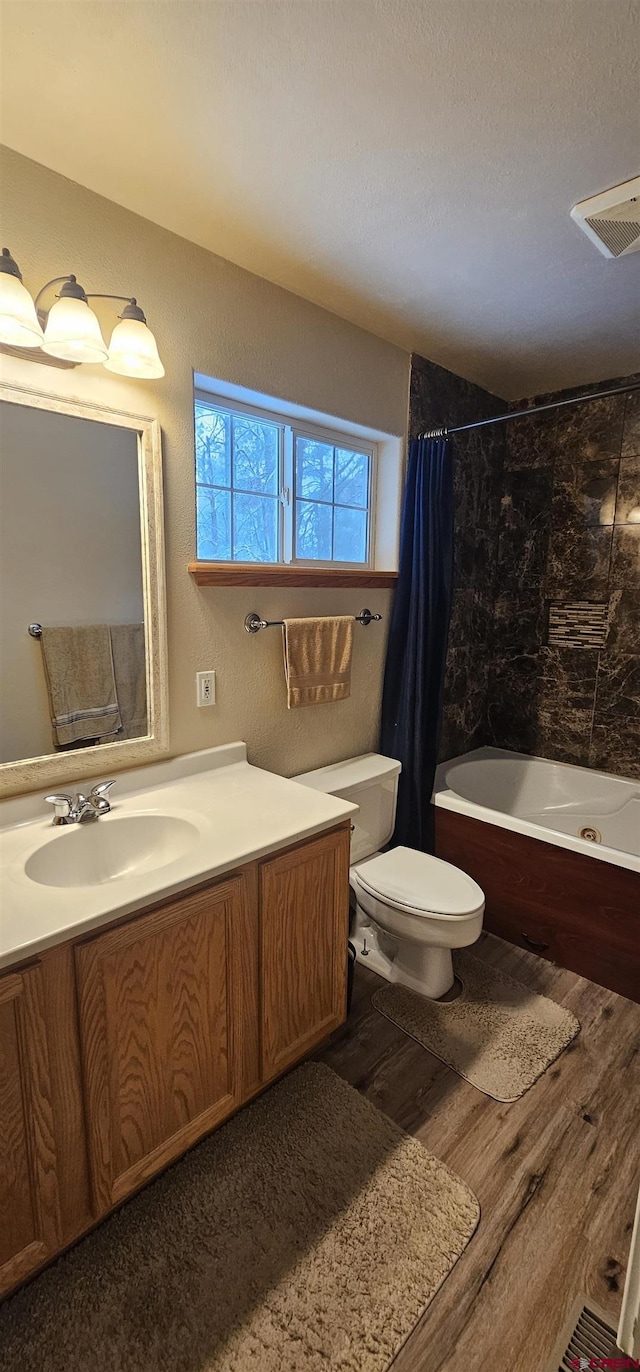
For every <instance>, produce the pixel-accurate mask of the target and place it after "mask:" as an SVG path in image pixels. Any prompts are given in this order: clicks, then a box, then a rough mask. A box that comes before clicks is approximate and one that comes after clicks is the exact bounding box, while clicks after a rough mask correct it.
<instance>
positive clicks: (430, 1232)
mask: <svg viewBox="0 0 640 1372" xmlns="http://www.w3.org/2000/svg"><path fill="white" fill-rule="evenodd" d="M479 1213H480V1212H479V1206H478V1202H477V1200H476V1198H475V1196H474V1195H473V1193H472V1192H471V1191H470V1190H469V1187H468V1186H466V1185H465V1183H464V1182H463V1181H461V1180H460V1179H459V1177H456V1176H454V1175H453V1173H452V1172H450V1171H449V1169H448V1168H447V1167H445V1166H444V1164H443V1163H441V1162H438V1160H437V1159H436V1158H434V1157H432V1156H431V1154H430V1153H428V1152H427V1151H426V1150H425V1149H424V1148H423V1147H422V1145H421V1144H420V1143H418V1142H417V1140H416V1139H413V1138H410V1137H409V1136H408V1135H407V1134H405V1133H403V1132H402V1130H400V1129H398V1128H397V1126H396V1125H395V1124H393V1123H392V1121H391V1120H389V1119H388V1118H387V1117H386V1115H382V1114H381V1113H380V1111H379V1110H377V1109H376V1108H375V1107H374V1106H373V1105H370V1104H369V1102H368V1101H367V1100H365V1099H364V1098H363V1097H362V1096H360V1095H359V1094H358V1092H357V1091H355V1090H354V1089H353V1088H352V1087H351V1086H349V1085H348V1084H347V1083H346V1082H344V1081H343V1080H342V1079H341V1078H340V1077H338V1076H336V1074H335V1073H334V1072H332V1071H331V1070H330V1069H329V1068H328V1067H324V1066H323V1065H322V1064H320V1063H308V1064H306V1065H305V1066H303V1067H300V1068H298V1069H297V1070H296V1071H295V1072H293V1073H292V1074H291V1075H290V1076H288V1077H286V1078H285V1079H284V1080H283V1081H282V1082H280V1083H279V1084H278V1085H277V1086H274V1087H273V1088H272V1089H271V1090H270V1091H268V1092H267V1093H266V1094H265V1095H264V1096H262V1097H261V1098H260V1099H259V1100H257V1101H255V1102H254V1103H253V1104H252V1105H250V1106H249V1107H248V1108H247V1109H246V1110H243V1111H242V1112H241V1113H240V1114H239V1115H237V1116H236V1117H235V1118H234V1119H233V1120H231V1121H230V1122H229V1123H228V1124H227V1125H225V1126H224V1127H223V1128H222V1129H220V1130H219V1131H218V1132H217V1133H215V1134H213V1135H212V1136H211V1137H210V1138H209V1139H207V1140H206V1141H205V1142H204V1143H202V1144H200V1145H199V1146H198V1147H197V1148H196V1149H194V1150H193V1151H192V1152H191V1153H190V1154H189V1155H188V1156H187V1157H186V1158H184V1159H183V1160H182V1161H181V1162H179V1163H178V1164H176V1165H175V1166H174V1167H173V1168H172V1169H171V1170H170V1171H169V1172H167V1173H165V1175H164V1176H163V1177H161V1178H159V1179H158V1181H156V1182H154V1183H153V1185H152V1186H150V1187H148V1188H147V1189H146V1190H145V1191H144V1192H142V1193H141V1194H140V1195H139V1196H138V1197H136V1198H135V1199H134V1200H132V1201H130V1202H129V1204H128V1205H126V1206H125V1207H124V1208H123V1209H122V1210H120V1211H119V1212H118V1214H116V1215H115V1216H113V1218H111V1219H110V1220H108V1221H107V1222H106V1223H105V1224H104V1225H102V1226H101V1227H100V1228H99V1229H98V1230H96V1231H95V1232H94V1233H93V1234H91V1235H89V1237H88V1238H86V1239H84V1240H83V1241H82V1243H80V1244H79V1245H78V1247H77V1248H75V1249H74V1250H72V1251H71V1252H70V1253H68V1254H66V1255H65V1256H64V1257H62V1258H60V1259H59V1260H58V1262H57V1263H56V1264H55V1266H53V1267H52V1268H50V1269H49V1270H48V1271H47V1272H44V1273H43V1274H42V1275H41V1276H40V1277H38V1278H37V1279H36V1280H35V1281H34V1282H32V1283H31V1285H30V1286H27V1287H25V1288H24V1289H23V1290H22V1291H20V1292H18V1293H17V1295H15V1296H14V1297H13V1298H12V1299H10V1300H9V1301H8V1302H7V1303H6V1304H5V1305H4V1306H2V1307H0V1349H1V1350H2V1351H1V1353H0V1365H1V1367H2V1372H89V1369H95V1372H329V1369H330V1372H385V1369H387V1368H388V1367H389V1364H390V1362H391V1361H392V1359H393V1357H394V1355H395V1353H396V1352H397V1351H398V1349H399V1347H400V1346H401V1344H402V1343H404V1341H405V1339H406V1338H407V1336H408V1335H409V1333H410V1332H411V1330H412V1328H413V1327H414V1325H415V1323H416V1321H417V1320H418V1319H419V1317H420V1315H421V1314H422V1312H423V1310H424V1309H425V1307H426V1306H427V1305H428V1303H429V1301H430V1300H431V1299H432V1297H433V1296H434V1295H435V1292H436V1291H437V1290H438V1287H439V1286H440V1285H441V1283H442V1282H443V1281H444V1279H445V1277H447V1276H448V1274H449V1272H450V1271H451V1269H452V1267H453V1266H454V1264H455V1262H456V1261H457V1259H458V1258H459V1257H460V1254H461V1253H462V1252H463V1250H464V1248H465V1246H466V1244H467V1243H468V1242H469V1239H470V1238H471V1236H472V1234H473V1232H474V1230H475V1228H476V1225H477V1223H478V1219H479Z"/></svg>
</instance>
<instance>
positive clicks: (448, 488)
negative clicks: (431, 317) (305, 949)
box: [381, 438, 454, 852]
mask: <svg viewBox="0 0 640 1372" xmlns="http://www.w3.org/2000/svg"><path fill="white" fill-rule="evenodd" d="M453 512H454V503H453V458H452V453H451V445H450V443H449V441H448V440H447V439H445V438H426V439H425V438H421V439H414V441H413V442H412V443H411V444H410V445H409V462H408V468H407V481H406V487H405V493H404V502H403V510H402V527H401V533H400V570H399V576H398V583H397V589H396V594H395V600H394V604H393V610H392V614H391V625H390V629H389V643H388V647H387V661H386V666H385V675H384V689H383V697H382V737H381V748H382V752H383V753H385V754H386V755H387V756H388V757H395V758H398V759H399V760H400V762H401V763H402V774H401V776H400V781H399V789H398V810H397V816H396V827H395V832H394V836H393V843H394V844H399V843H402V844H406V845H407V846H408V847H411V848H419V849H421V850H422V851H424V852H433V822H432V815H431V810H432V807H431V803H430V802H431V792H432V790H433V779H434V773H435V769H436V761H437V754H438V737H439V732H440V716H441V711H442V695H443V685H444V669H445V659H446V653H447V637H448V633H449V618H450V614H451V596H452V585H453Z"/></svg>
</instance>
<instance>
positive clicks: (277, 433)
mask: <svg viewBox="0 0 640 1372" xmlns="http://www.w3.org/2000/svg"><path fill="white" fill-rule="evenodd" d="M195 438H196V494H197V556H198V558H202V559H203V560H206V561H211V562H259V563H269V562H284V563H294V562H297V563H303V564H307V565H314V564H320V563H322V564H326V563H334V562H335V563H340V564H341V565H343V566H344V565H347V566H354V567H367V566H370V565H371V548H372V539H373V534H372V527H371V524H372V517H371V511H372V508H373V494H372V493H373V483H374V478H375V456H376V445H375V444H373V443H361V442H360V441H359V440H358V441H357V442H355V441H354V440H352V439H351V438H350V436H349V435H348V434H339V433H335V434H334V433H333V432H330V431H328V430H320V429H317V430H316V429H315V428H314V427H310V426H309V425H307V424H304V426H303V425H300V426H298V425H297V424H295V423H291V422H289V421H288V420H286V419H285V418H281V417H280V416H277V415H270V414H266V413H265V412H261V411H255V410H252V409H250V408H249V407H246V406H244V405H242V406H241V405H240V404H237V405H236V404H234V405H233V406H228V405H226V404H223V403H218V402H213V401H211V400H209V399H205V398H204V397H202V396H200V395H197V396H196V400H195Z"/></svg>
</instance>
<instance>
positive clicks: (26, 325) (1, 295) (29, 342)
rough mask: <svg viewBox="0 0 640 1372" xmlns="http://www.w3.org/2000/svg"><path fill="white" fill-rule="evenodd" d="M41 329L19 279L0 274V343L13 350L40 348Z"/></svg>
mask: <svg viewBox="0 0 640 1372" xmlns="http://www.w3.org/2000/svg"><path fill="white" fill-rule="evenodd" d="M42 338H43V334H42V329H41V328H40V325H39V323H38V316H37V314H36V307H35V305H34V303H33V300H32V299H31V296H30V295H29V292H28V290H27V288H26V286H23V284H22V282H21V281H20V279H19V277H17V276H12V275H10V274H9V273H8V272H4V271H3V272H0V343H8V344H10V346H11V347H13V348H41V347H42Z"/></svg>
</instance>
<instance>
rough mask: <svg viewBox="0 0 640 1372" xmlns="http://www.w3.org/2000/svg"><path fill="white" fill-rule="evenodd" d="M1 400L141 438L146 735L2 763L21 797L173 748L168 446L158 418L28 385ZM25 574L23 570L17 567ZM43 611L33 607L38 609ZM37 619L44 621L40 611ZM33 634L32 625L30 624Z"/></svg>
mask: <svg viewBox="0 0 640 1372" xmlns="http://www.w3.org/2000/svg"><path fill="white" fill-rule="evenodd" d="M0 400H4V401H6V402H8V403H9V404H11V405H26V406H28V407H31V408H35V409H39V410H50V411H51V412H52V413H54V414H65V415H72V416H75V417H76V418H78V419H90V420H94V421H97V422H98V423H100V424H112V425H117V426H118V427H120V428H123V429H131V430H132V432H134V433H136V434H137V436H138V489H139V493H140V546H141V557H142V588H143V601H144V623H145V648H146V662H147V729H148V732H147V733H146V734H145V735H144V737H141V738H137V739H123V740H122V742H121V743H101V744H95V745H94V746H93V747H91V748H73V749H70V750H69V751H68V752H63V753H46V754H44V755H43V756H42V757H32V758H23V759H20V760H19V761H15V762H0V795H19V794H20V793H21V792H25V791H33V790H36V789H37V788H38V787H40V786H44V787H47V786H48V787H50V786H51V785H52V784H53V785H56V786H57V785H58V784H59V783H61V782H64V781H69V780H72V779H74V778H81V777H85V776H87V777H89V776H97V775H98V774H101V775H106V774H107V773H109V772H111V771H122V769H123V768H125V767H132V766H138V765H140V764H144V763H145V762H150V761H151V760H152V759H153V758H156V757H158V756H159V754H161V753H166V752H168V749H169V713H168V690H167V610H166V595H165V564H164V509H163V499H162V444H161V432H160V424H159V422H158V420H157V419H152V418H149V417H148V416H143V415H134V414H126V413H124V412H123V411H121V410H112V409H109V408H108V407H107V406H106V405H94V404H88V403H87V402H85V401H81V400H66V399H65V400H63V399H60V398H59V397H57V396H52V395H46V394H44V393H43V392H39V391H34V390H31V389H30V388H28V387H22V386H13V385H8V384H6V383H4V382H0ZM16 570H17V574H18V575H19V572H20V569H19V568H17V569H16ZM36 608H37V607H34V610H35V609H36ZM33 618H34V619H36V620H37V618H38V616H37V614H36V613H35V612H34V615H33ZM24 631H25V633H27V625H26V624H25V626H24Z"/></svg>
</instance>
